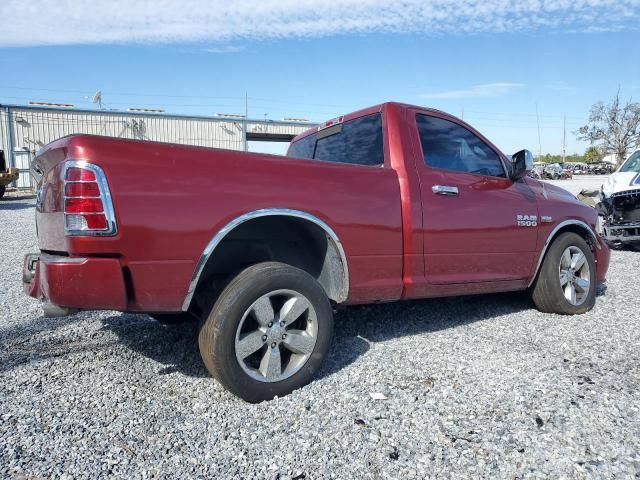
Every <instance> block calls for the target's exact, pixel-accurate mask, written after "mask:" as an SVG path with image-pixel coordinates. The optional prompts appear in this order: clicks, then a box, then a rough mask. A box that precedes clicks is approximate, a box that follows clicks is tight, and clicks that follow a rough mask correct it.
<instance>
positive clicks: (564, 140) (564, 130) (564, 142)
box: [562, 113, 567, 163]
mask: <svg viewBox="0 0 640 480" xmlns="http://www.w3.org/2000/svg"><path fill="white" fill-rule="evenodd" d="M566 158H567V114H566V113H565V114H564V115H563V121H562V163H564V162H565V160H566Z"/></svg>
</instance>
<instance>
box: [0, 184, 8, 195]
mask: <svg viewBox="0 0 640 480" xmlns="http://www.w3.org/2000/svg"><path fill="white" fill-rule="evenodd" d="M6 190H7V187H5V186H4V185H0V198H2V197H4V192H6Z"/></svg>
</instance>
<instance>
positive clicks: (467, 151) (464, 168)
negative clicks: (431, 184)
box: [416, 115, 506, 178]
mask: <svg viewBox="0 0 640 480" xmlns="http://www.w3.org/2000/svg"><path fill="white" fill-rule="evenodd" d="M416 121H417V124H418V133H419V135H420V142H421V143H422V152H423V155H424V162H425V163H426V164H427V165H428V166H430V167H433V168H442V169H445V170H453V171H456V172H465V173H474V174H477V175H486V176H491V177H503V178H504V177H506V174H505V171H504V167H503V165H502V162H501V161H500V158H499V157H498V155H497V154H496V152H494V151H493V149H491V148H490V147H489V146H488V145H487V144H486V143H484V142H483V141H482V140H480V138H478V137H477V136H476V135H474V134H473V133H471V131H469V130H467V129H466V128H464V127H462V126H461V125H458V124H457V123H454V122H450V121H449V120H444V119H442V118H437V117H431V116H429V115H417V118H416Z"/></svg>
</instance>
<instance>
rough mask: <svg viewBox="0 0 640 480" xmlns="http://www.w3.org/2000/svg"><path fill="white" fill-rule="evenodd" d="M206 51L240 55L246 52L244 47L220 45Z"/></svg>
mask: <svg viewBox="0 0 640 480" xmlns="http://www.w3.org/2000/svg"><path fill="white" fill-rule="evenodd" d="M205 51H206V52H208V53H240V52H243V51H244V45H220V46H218V47H209V48H205Z"/></svg>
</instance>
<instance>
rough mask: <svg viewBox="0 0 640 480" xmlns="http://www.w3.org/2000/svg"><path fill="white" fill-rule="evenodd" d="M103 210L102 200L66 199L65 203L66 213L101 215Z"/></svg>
mask: <svg viewBox="0 0 640 480" xmlns="http://www.w3.org/2000/svg"><path fill="white" fill-rule="evenodd" d="M103 210H104V208H102V199H100V198H66V199H65V201H64V211H65V213H100V212H102V211H103Z"/></svg>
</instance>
